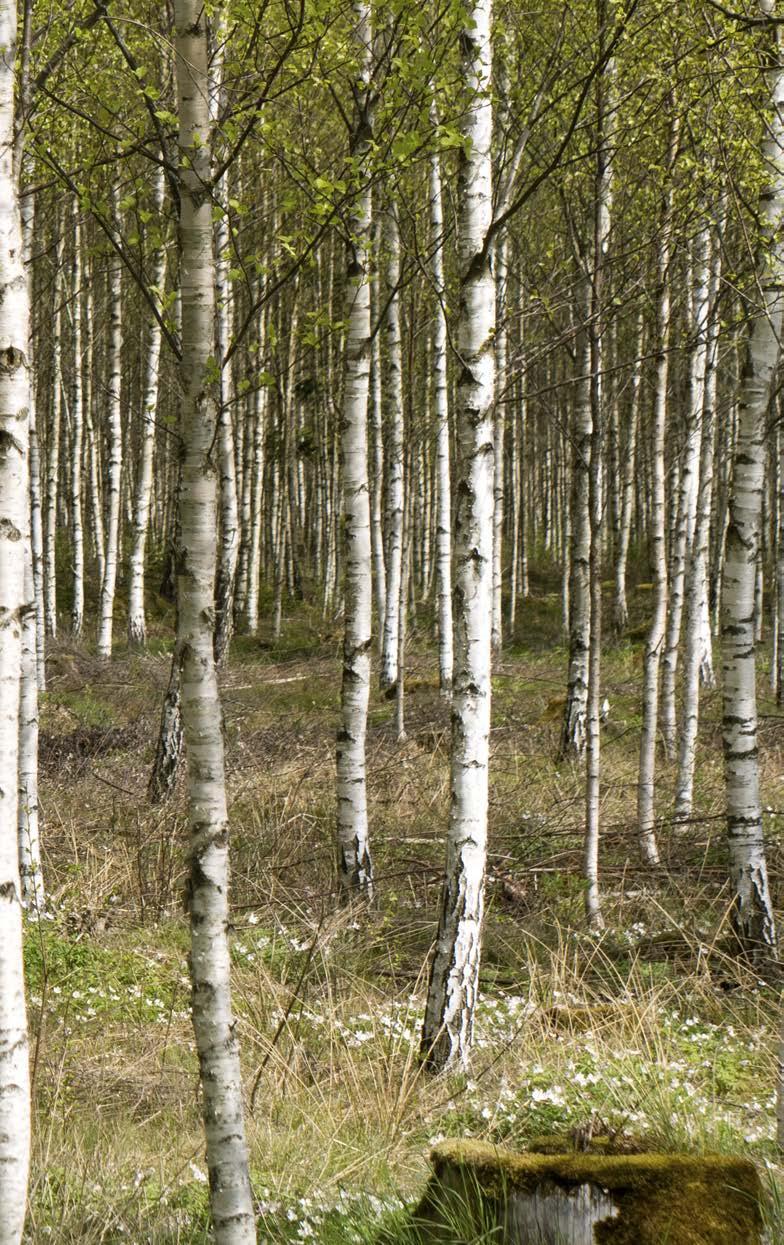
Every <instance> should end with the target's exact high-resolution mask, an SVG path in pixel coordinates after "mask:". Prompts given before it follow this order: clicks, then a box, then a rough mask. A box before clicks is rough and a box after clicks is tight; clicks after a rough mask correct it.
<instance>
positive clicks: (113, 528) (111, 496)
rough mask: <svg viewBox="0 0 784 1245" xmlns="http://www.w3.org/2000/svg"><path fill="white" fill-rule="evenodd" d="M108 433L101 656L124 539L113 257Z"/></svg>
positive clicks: (107, 652) (118, 271)
mask: <svg viewBox="0 0 784 1245" xmlns="http://www.w3.org/2000/svg"><path fill="white" fill-rule="evenodd" d="M112 200H113V215H114V216H115V217H116V216H117V214H118V212H119V208H118V205H117V191H116V187H115V188H114V189H113V195H112ZM107 356H108V357H107V367H108V376H107V395H106V404H107V432H108V438H107V439H108V447H109V455H108V457H109V461H108V471H107V481H106V482H107V507H106V512H107V521H106V562H105V569H104V574H103V583H102V584H101V597H100V604H99V620H98V656H99V657H110V656H111V653H112V629H113V622H114V591H115V586H116V584H117V554H118V547H119V540H120V486H121V477H122V267H121V264H120V261H119V260H118V259H116V258H114V257H113V262H112V266H111V268H110V270H109V342H108V350H107ZM97 509H98V508H96V513H97Z"/></svg>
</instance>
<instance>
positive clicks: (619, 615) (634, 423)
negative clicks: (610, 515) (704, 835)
mask: <svg viewBox="0 0 784 1245" xmlns="http://www.w3.org/2000/svg"><path fill="white" fill-rule="evenodd" d="M643 333H644V329H643V316H642V312H640V314H639V317H638V320H637V333H636V336H635V341H636V343H637V357H636V359H635V360H634V370H633V373H632V393H631V406H630V410H629V429H628V432H627V435H626V447H625V448H626V452H625V454H624V457H623V471H622V474H621V485H620V505H619V510H620V513H619V516H618V542H617V545H616V550H615V600H614V602H613V616H614V617H613V622H614V624H615V630H616V632H617V633H618V634H619V635H620V633H621V632H623V631H625V630H626V628H627V626H628V625H629V606H628V602H627V599H626V567H627V563H628V559H629V543H630V539H631V531H632V507H633V503H634V481H635V468H636V466H637V429H638V426H639V422H640V402H641V397H642V357H643V344H644V336H643Z"/></svg>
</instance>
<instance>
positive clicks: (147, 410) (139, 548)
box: [128, 169, 166, 648]
mask: <svg viewBox="0 0 784 1245" xmlns="http://www.w3.org/2000/svg"><path fill="white" fill-rule="evenodd" d="M163 199H164V177H163V169H158V171H157V173H156V175H155V182H154V187H153V211H154V213H155V215H156V216H158V217H160V215H161V213H162V211H163ZM165 272H166V252H165V250H164V248H163V245H159V246H158V247H157V248H156V249H155V251H154V253H153V259H152V272H151V283H150V284H151V289H152V291H153V293H154V296H155V297H156V298H158V299H159V300H160V296H161V293H162V291H163V282H164V276H165ZM161 338H162V334H161V326H160V323H159V321H158V317H157V316H151V317H150V327H149V337H148V339H147V352H146V358H145V363H144V389H143V393H142V410H141V443H140V447H139V465H138V472H137V477H136V493H135V498H134V507H133V531H132V540H131V554H130V558H129V563H128V644H129V645H130V647H131V648H144V645H145V641H146V638H147V623H146V617H145V608H144V560H145V555H146V552H147V533H148V529H149V523H150V504H151V501H152V497H151V494H152V483H153V465H154V456H155V417H156V413H157V409H158V376H159V372H160V365H161Z"/></svg>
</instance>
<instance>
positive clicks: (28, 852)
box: [17, 195, 44, 913]
mask: <svg viewBox="0 0 784 1245" xmlns="http://www.w3.org/2000/svg"><path fill="white" fill-rule="evenodd" d="M33 219H34V213H33V197H32V195H28V196H27V198H26V199H25V200H23V201H22V209H21V220H22V238H23V245H24V264H25V275H26V281H27V300H28V307H31V306H32V299H31V293H32V276H33V273H32V242H33ZM27 359H28V367H29V368H30V390H29V392H30V404H29V411H30V414H29V420H28V426H29V434H30V444H29V470H30V478H29V490H30V506H29V511H28V518H29V529H28V533H27V535H28V536H29V545H28V546H27V547H26V549H25V579H24V595H25V603H26V605H27V606H28V609H27V611H26V612H25V614H24V618H23V623H22V668H21V684H20V690H19V808H18V811H17V827H18V835H19V876H20V880H21V886H22V900H23V902H24V903H25V904H26V906H27V907H28V909H29V910H30V911H32V912H36V913H40V912H42V911H43V908H44V886H43V874H42V872H41V842H40V835H39V825H38V821H39V816H38V692H39V690H41V688H42V685H43V681H44V679H43V675H44V634H43V633H44V626H43V622H44V618H43V601H42V598H41V592H42V588H43V584H42V579H43V574H42V572H43V567H42V548H41V492H40V480H38V479H37V471H38V465H37V457H38V438H37V436H36V435H35V386H34V383H33V376H32V360H33V335H32V325H30V334H29V337H28V346H27ZM34 453H35V459H36V461H35V463H34ZM34 466H35V472H36V475H34V472H33V468H34ZM36 529H37V531H36ZM36 550H37V559H38V583H36ZM31 601H33V602H34V603H35V608H34V610H33V611H31V610H30V609H29V603H30V602H31Z"/></svg>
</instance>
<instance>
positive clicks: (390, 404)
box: [379, 204, 404, 689]
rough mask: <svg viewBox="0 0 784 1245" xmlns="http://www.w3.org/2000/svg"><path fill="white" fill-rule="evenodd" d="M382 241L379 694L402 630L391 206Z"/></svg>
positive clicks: (399, 412)
mask: <svg viewBox="0 0 784 1245" xmlns="http://www.w3.org/2000/svg"><path fill="white" fill-rule="evenodd" d="M383 225H384V227H383V231H382V241H383V246H384V250H385V252H386V266H385V275H386V288H385V290H384V297H385V301H386V304H387V309H386V315H385V316H384V336H385V338H386V344H387V348H386V355H385V367H384V384H383V394H382V398H383V404H384V430H385V433H386V435H385V444H384V449H385V453H384V465H385V467H386V477H387V478H386V490H385V496H386V505H385V507H384V509H385V515H384V519H385V524H384V526H385V529H386V530H385V535H386V556H385V558H384V563H385V567H386V590H387V596H386V602H385V606H384V639H383V643H382V645H381V668H380V670H379V684H380V686H381V688H382V689H384V688H391V687H394V686H395V684H396V683H397V649H398V633H399V630H400V625H401V623H400V577H401V575H402V573H403V572H402V567H403V506H404V487H403V485H404V481H403V342H402V338H401V330H400V298H399V295H398V286H399V284H400V233H399V229H398V223H397V216H396V213H395V207H394V205H392V204H390V205H389V206H388V207H387V209H386V211H385V212H384V216H383Z"/></svg>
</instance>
